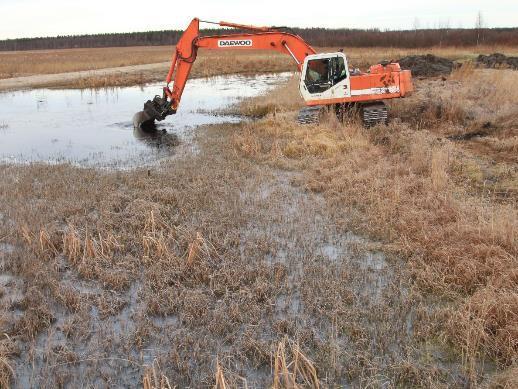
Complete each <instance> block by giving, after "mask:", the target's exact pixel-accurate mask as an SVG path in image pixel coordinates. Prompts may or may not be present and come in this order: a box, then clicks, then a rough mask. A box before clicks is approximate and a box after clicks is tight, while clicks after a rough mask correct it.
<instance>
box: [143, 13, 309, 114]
mask: <svg viewBox="0 0 518 389" xmlns="http://www.w3.org/2000/svg"><path fill="white" fill-rule="evenodd" d="M216 24H218V25H219V26H222V27H231V28H237V29H240V30H248V31H252V32H250V33H237V34H228V35H220V36H200V20H199V19H197V18H195V19H193V20H192V21H191V23H190V24H189V27H187V29H186V30H185V32H184V33H183V35H182V37H181V38H180V40H179V41H178V43H177V45H176V49H175V51H174V53H173V57H172V59H171V67H170V68H169V72H168V74H167V77H166V86H165V87H164V89H163V94H162V96H156V97H155V98H154V99H153V100H149V101H148V102H147V103H146V104H145V105H144V115H142V116H143V121H153V120H163V119H165V118H166V117H167V116H169V115H172V114H174V113H176V111H177V109H178V106H179V104H180V101H181V99H182V94H183V91H184V89H185V85H186V83H187V80H188V78H189V74H190V72H191V68H192V66H193V64H194V62H195V61H196V58H197V55H198V49H199V48H203V49H214V50H221V49H235V50H273V51H277V52H280V53H283V54H287V55H289V56H291V57H292V58H293V60H294V62H295V63H296V65H297V68H298V70H299V71H301V70H302V66H303V63H304V59H305V58H306V57H307V56H308V55H312V54H315V53H316V51H315V50H314V49H313V48H312V47H311V46H310V45H309V44H307V43H306V42H305V41H304V40H303V39H302V38H301V37H299V36H298V35H294V34H290V33H287V32H282V31H276V30H275V29H274V28H271V27H254V26H248V25H242V24H234V23H228V22H220V23H216ZM171 82H172V83H173V84H172V89H171V88H170V85H171Z"/></svg>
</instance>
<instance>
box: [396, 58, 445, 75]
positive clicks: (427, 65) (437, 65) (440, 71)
mask: <svg viewBox="0 0 518 389" xmlns="http://www.w3.org/2000/svg"><path fill="white" fill-rule="evenodd" d="M397 62H399V64H400V65H401V68H402V69H405V70H411V71H412V75H414V76H417V77H437V76H445V75H448V74H450V73H451V72H452V70H453V68H454V66H455V64H454V62H453V61H451V60H449V59H447V58H442V57H437V56H435V55H432V54H426V55H410V56H407V57H403V58H400V59H399V60H397Z"/></svg>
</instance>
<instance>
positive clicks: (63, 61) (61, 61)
mask: <svg viewBox="0 0 518 389" xmlns="http://www.w3.org/2000/svg"><path fill="white" fill-rule="evenodd" d="M336 49H337V48H336V47H329V48H318V49H317V51H319V52H329V51H335V50H336ZM173 50H174V47H173V46H158V47H157V46H150V47H123V48H101V49H66V50H43V51H20V52H0V79H5V78H12V77H20V76H28V75H51V74H58V73H67V72H77V71H88V70H96V69H105V68H118V67H123V66H132V65H143V64H157V63H163V66H160V67H157V66H154V67H152V68H150V69H133V70H132V69H131V68H126V70H125V71H124V72H119V71H117V70H114V71H110V72H103V74H92V75H88V76H82V77H77V78H74V79H51V80H47V81H45V79H44V78H42V80H41V83H38V84H37V85H38V86H55V87H69V88H100V87H117V86H128V85H141V84H144V83H148V82H154V81H161V80H163V79H164V77H165V74H166V73H167V66H168V65H167V62H168V61H170V58H171V54H172V52H173ZM495 50H497V51H498V50H500V51H501V52H504V53H506V54H509V55H512V54H515V53H516V51H515V50H514V49H510V48H508V47H502V48H495V47H484V46H479V47H473V48H462V49H457V48H431V49H429V50H427V52H431V53H433V54H435V55H438V56H444V57H447V58H451V59H454V60H468V59H472V58H474V57H475V56H476V55H478V54H480V53H484V54H488V53H492V52H494V51H495ZM346 53H347V55H348V56H349V59H350V66H352V67H360V68H363V69H366V68H367V67H368V66H370V65H372V64H374V63H378V61H380V60H383V59H398V58H401V57H403V56H405V55H410V54H421V53H422V49H394V48H368V49H364V48H350V49H347V48H346ZM294 69H295V66H294V64H293V61H292V60H291V58H289V57H288V56H284V55H281V54H278V53H275V52H264V51H246V52H236V51H212V50H201V51H200V55H199V57H198V60H197V61H196V63H195V65H194V67H193V71H192V76H193V77H209V76H214V75H221V74H236V73H247V74H255V73H268V72H282V71H291V70H294Z"/></svg>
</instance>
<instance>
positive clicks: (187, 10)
mask: <svg viewBox="0 0 518 389" xmlns="http://www.w3.org/2000/svg"><path fill="white" fill-rule="evenodd" d="M333 4H334V5H333ZM479 11H481V12H482V15H483V20H484V24H485V25H486V26H488V27H517V26H518V0H492V1H489V0H485V1H480V0H457V1H455V0H433V1H422V2H420V1H417V0H414V1H407V0H399V1H396V2H390V1H386V0H370V1H358V0H335V1H322V0H298V1H294V0H259V1H257V0H256V1H251V2H250V3H248V2H246V1H243V0H217V1H210V0H188V1H181V0H166V1H164V0H158V1H153V0H145V1H141V2H138V1H130V0H86V1H74V0H0V15H1V20H0V39H6V38H20V37H35V36H55V35H71V34H84V33H87V34H91V33H100V32H130V31H146V30H168V29H183V28H185V26H187V24H188V23H189V21H190V20H191V19H192V18H193V17H199V18H200V19H206V20H214V21H219V20H225V21H232V22H237V23H247V24H258V25H277V26H279V25H283V26H285V25H287V26H291V27H330V28H337V27H348V28H355V27H358V28H371V27H377V28H381V29H387V28H388V29H409V28H413V27H414V26H416V25H418V26H419V27H420V28H426V27H438V26H443V27H444V26H450V27H473V26H474V25H475V19H476V16H477V14H478V12H479Z"/></svg>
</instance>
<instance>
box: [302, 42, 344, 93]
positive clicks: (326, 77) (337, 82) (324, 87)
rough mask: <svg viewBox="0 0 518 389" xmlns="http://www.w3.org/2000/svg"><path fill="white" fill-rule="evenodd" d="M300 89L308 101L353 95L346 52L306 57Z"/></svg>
mask: <svg viewBox="0 0 518 389" xmlns="http://www.w3.org/2000/svg"><path fill="white" fill-rule="evenodd" d="M299 90H300V93H301V95H302V98H303V99H304V100H305V101H306V102H307V103H310V102H312V101H313V102H315V103H316V102H318V101H322V100H333V99H341V98H344V97H351V80H350V75H349V66H348V64H347V57H346V56H345V54H344V53H340V52H339V53H326V54H315V55H310V56H308V57H306V59H305V60H304V66H303V68H302V73H301V78H300V85H299Z"/></svg>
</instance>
